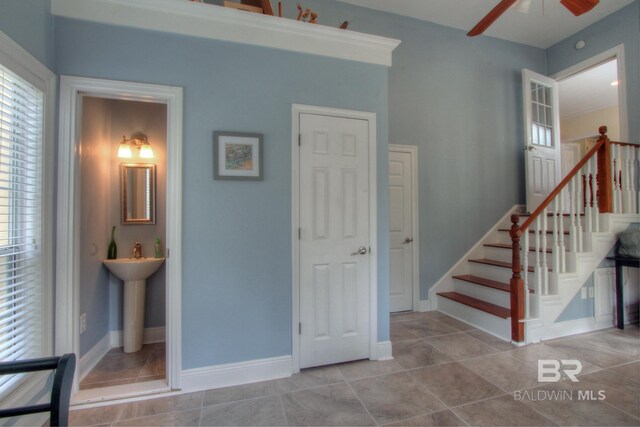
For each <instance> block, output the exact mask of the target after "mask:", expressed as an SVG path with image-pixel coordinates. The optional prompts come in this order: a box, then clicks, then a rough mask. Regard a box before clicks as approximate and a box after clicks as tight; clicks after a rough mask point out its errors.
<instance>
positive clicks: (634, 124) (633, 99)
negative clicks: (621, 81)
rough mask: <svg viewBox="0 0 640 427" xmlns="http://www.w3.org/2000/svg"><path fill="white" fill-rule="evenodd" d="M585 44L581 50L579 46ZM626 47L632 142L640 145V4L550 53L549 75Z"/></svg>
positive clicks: (630, 136) (602, 21)
mask: <svg viewBox="0 0 640 427" xmlns="http://www.w3.org/2000/svg"><path fill="white" fill-rule="evenodd" d="M579 40H584V41H585V42H586V46H585V48H584V49H582V50H577V49H576V48H575V44H576V42H578V41H579ZM621 43H624V54H625V61H626V74H627V82H626V83H627V112H628V116H629V142H635V143H638V142H640V101H639V99H640V73H639V72H638V70H640V0H636V1H635V2H633V3H631V4H630V5H629V6H627V7H625V8H623V9H620V10H619V11H617V12H615V13H612V14H611V15H609V16H607V17H606V18H604V19H602V20H600V21H598V22H596V23H595V24H593V25H591V26H589V27H588V28H586V29H584V30H582V31H580V32H578V33H576V34H574V35H572V36H570V37H567V38H566V39H564V40H563V41H561V42H559V43H556V44H555V45H553V46H551V47H550V48H549V49H547V60H548V64H549V68H548V72H549V74H554V73H557V72H558V71H562V70H564V69H566V68H569V67H570V66H572V65H575V64H578V63H579V62H581V61H584V60H586V59H589V58H591V57H593V56H595V55H597V54H599V53H601V52H604V51H606V50H608V49H611V48H613V47H615V46H617V45H619V44H621Z"/></svg>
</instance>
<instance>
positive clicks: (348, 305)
mask: <svg viewBox="0 0 640 427" xmlns="http://www.w3.org/2000/svg"><path fill="white" fill-rule="evenodd" d="M368 133H369V131H368V122H367V121H366V120H357V119H347V118H342V117H332V116H323V115H315V114H300V135H301V139H300V368H306V367H310V366H319V365H326V364H330V363H337V362H344V361H348V360H357V359H364V358H368V357H369V328H370V325H369V263H370V255H369V252H370V248H369V245H370V240H369V220H370V219H369V140H368V138H369V135H368Z"/></svg>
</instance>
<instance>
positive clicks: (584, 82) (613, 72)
mask: <svg viewBox="0 0 640 427" xmlns="http://www.w3.org/2000/svg"><path fill="white" fill-rule="evenodd" d="M617 67H618V65H617V61H616V60H613V61H609V62H606V63H604V64H601V65H599V66H597V67H594V68H591V69H589V70H587V71H585V72H583V73H580V74H576V75H575V76H571V77H570V78H568V79H565V80H562V81H560V82H559V84H558V90H559V92H560V97H559V101H560V117H561V118H563V119H564V118H569V117H575V116H579V115H581V114H585V113H589V112H592V111H597V110H601V109H603V108H607V107H611V106H613V105H618V87H617V86H611V82H613V81H615V80H617V79H618V77H617V76H618V69H617Z"/></svg>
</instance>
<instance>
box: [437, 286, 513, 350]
mask: <svg viewBox="0 0 640 427" xmlns="http://www.w3.org/2000/svg"><path fill="white" fill-rule="evenodd" d="M438 310H439V311H441V312H443V313H445V314H448V315H450V316H453V317H455V318H458V319H460V320H463V321H465V322H467V323H469V324H471V325H474V326H475V327H477V328H480V329H483V330H485V331H488V332H491V333H492V334H494V335H497V336H499V337H500V338H502V339H504V340H507V341H510V339H511V323H510V322H511V321H510V319H503V318H501V317H497V316H494V315H492V314H489V313H485V312H484V311H482V310H477V309H475V308H473V307H469V306H468V305H464V304H460V303H459V302H456V301H453V300H450V299H449V298H444V297H441V296H438Z"/></svg>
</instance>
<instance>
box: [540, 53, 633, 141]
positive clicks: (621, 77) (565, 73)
mask: <svg viewBox="0 0 640 427" xmlns="http://www.w3.org/2000/svg"><path fill="white" fill-rule="evenodd" d="M612 59H616V60H617V61H618V116H619V120H620V140H621V141H625V142H628V141H629V115H628V108H627V70H626V65H625V59H624V44H619V45H617V46H614V47H612V48H611V49H607V50H605V51H604V52H600V53H599V54H597V55H594V56H592V57H591V58H587V59H585V60H584V61H581V62H578V63H577V64H575V65H572V66H570V67H568V68H565V69H564V70H562V71H558V72H557V73H555V74H552V75H551V78H552V79H554V80H555V81H557V82H559V81H560V80H564V79H566V78H569V77H571V76H573V75H575V74H579V73H581V72H583V71H586V70H587V69H589V68H593V67H595V66H597V65H599V64H602V63H603V62H607V61H610V60H612ZM596 130H597V129H594V130H593V131H594V135H595V131H596Z"/></svg>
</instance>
